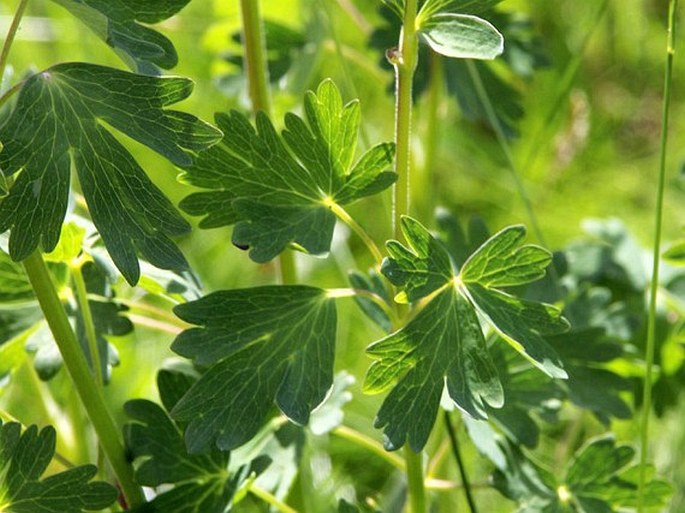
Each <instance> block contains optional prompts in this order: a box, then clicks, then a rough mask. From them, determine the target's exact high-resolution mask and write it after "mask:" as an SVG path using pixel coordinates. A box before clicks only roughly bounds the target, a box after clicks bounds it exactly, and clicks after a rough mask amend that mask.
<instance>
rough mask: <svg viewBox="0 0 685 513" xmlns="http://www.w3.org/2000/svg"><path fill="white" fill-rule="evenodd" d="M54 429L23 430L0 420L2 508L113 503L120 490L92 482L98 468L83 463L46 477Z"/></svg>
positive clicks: (22, 511)
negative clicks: (43, 476)
mask: <svg viewBox="0 0 685 513" xmlns="http://www.w3.org/2000/svg"><path fill="white" fill-rule="evenodd" d="M55 439H56V435H55V430H54V429H53V428H52V427H46V428H43V429H42V430H41V431H40V432H38V428H37V427H36V426H30V427H29V428H28V429H26V431H24V432H23V433H22V432H21V426H20V425H19V424H18V423H16V422H9V423H7V424H3V423H2V421H1V420H0V511H4V512H7V513H34V512H37V511H40V512H45V513H50V512H54V513H80V512H82V511H85V510H88V511H91V510H100V509H103V508H106V507H108V506H109V505H111V504H112V503H113V502H114V501H115V500H116V498H117V491H116V489H115V488H114V487H112V486H111V485H109V484H108V483H103V482H100V481H95V482H91V479H92V478H93V477H95V474H96V473H97V468H96V467H95V466H93V465H83V466H79V467H74V468H71V469H69V470H67V471H64V472H60V473H58V474H53V475H51V476H49V477H47V478H45V479H43V480H41V479H40V478H41V476H42V475H43V473H44V472H45V470H46V469H47V468H48V465H49V464H50V461H51V460H52V457H53V455H54V453H55Z"/></svg>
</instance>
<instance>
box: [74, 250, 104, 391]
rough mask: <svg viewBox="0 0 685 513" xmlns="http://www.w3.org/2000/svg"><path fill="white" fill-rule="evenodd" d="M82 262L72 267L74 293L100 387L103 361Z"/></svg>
mask: <svg viewBox="0 0 685 513" xmlns="http://www.w3.org/2000/svg"><path fill="white" fill-rule="evenodd" d="M81 264H82V262H80V261H79V262H76V263H75V264H74V265H72V266H70V267H71V277H72V279H73V280H74V295H75V296H76V301H77V302H78V306H79V309H80V310H81V316H82V317H83V325H84V328H85V332H86V341H87V342H88V351H89V352H90V358H91V362H92V365H93V376H94V378H95V382H96V383H97V385H98V386H99V387H102V386H104V382H103V379H102V362H101V361H100V351H99V349H98V341H97V334H96V333H95V323H94V321H93V312H92V310H91V309H90V303H89V302H88V290H87V289H86V282H85V280H84V279H83V272H82V268H83V267H82V265H81Z"/></svg>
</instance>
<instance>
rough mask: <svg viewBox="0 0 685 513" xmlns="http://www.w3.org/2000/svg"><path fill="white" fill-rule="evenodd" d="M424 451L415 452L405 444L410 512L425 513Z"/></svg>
mask: <svg viewBox="0 0 685 513" xmlns="http://www.w3.org/2000/svg"><path fill="white" fill-rule="evenodd" d="M422 456H423V453H421V452H419V453H415V452H414V450H413V449H412V448H411V447H409V445H405V446H404V461H405V462H406V465H407V495H408V503H409V512H410V513H425V512H426V511H427V509H426V489H425V485H424V482H423V457H422Z"/></svg>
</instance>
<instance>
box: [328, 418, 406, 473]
mask: <svg viewBox="0 0 685 513" xmlns="http://www.w3.org/2000/svg"><path fill="white" fill-rule="evenodd" d="M332 433H333V434H334V435H336V436H339V437H340V438H344V439H345V440H348V441H350V442H353V443H354V444H356V445H358V446H359V447H363V448H365V449H367V450H368V451H370V452H372V453H373V454H375V455H376V456H378V457H379V458H381V459H383V460H385V461H386V462H388V463H389V464H390V465H392V466H393V467H395V468H396V469H398V470H401V471H402V472H404V471H405V470H406V468H407V466H406V465H405V463H404V460H403V459H402V458H400V457H399V456H397V454H395V453H393V452H388V451H386V450H385V449H383V446H381V445H380V444H379V443H378V442H377V441H376V440H374V439H373V438H371V437H368V436H366V435H365V434H363V433H360V432H359V431H356V430H354V429H352V428H350V427H347V426H338V427H337V428H335V429H334V430H333V431H332Z"/></svg>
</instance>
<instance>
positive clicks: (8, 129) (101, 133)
mask: <svg viewBox="0 0 685 513" xmlns="http://www.w3.org/2000/svg"><path fill="white" fill-rule="evenodd" d="M191 90H192V83H191V82H190V81H189V80H187V79H183V78H176V77H169V78H159V77H152V76H143V75H134V74H132V73H127V72H124V71H119V70H115V69H111V68H105V67H102V66H95V65H92V64H80V63H67V64H58V65H56V66H53V67H52V68H49V69H47V70H45V71H43V72H42V73H38V74H36V75H34V76H32V77H31V78H29V79H28V80H27V81H26V83H25V85H24V87H23V88H22V90H21V92H20V93H19V97H18V100H17V103H16V105H15V107H14V110H13V111H12V114H11V116H10V118H9V119H8V120H7V122H6V123H5V124H4V125H3V126H2V127H1V128H0V139H2V141H3V143H4V144H5V147H4V149H3V151H2V153H0V168H2V169H3V172H4V173H5V175H6V176H12V175H15V174H17V177H16V181H15V183H14V185H13V187H12V189H11V190H10V194H9V196H8V197H6V198H5V199H4V200H2V202H1V203H0V232H4V231H5V230H7V229H11V230H12V232H11V236H10V241H9V252H10V255H11V256H12V258H13V259H14V260H17V261H18V260H22V259H24V258H26V257H27V256H28V255H29V254H31V253H32V252H33V251H34V250H35V249H36V248H37V247H38V246H39V244H40V245H42V248H43V250H44V251H48V252H49V251H51V250H52V249H53V248H55V246H56V245H57V241H58V240H59V235H60V229H61V226H62V222H63V220H64V217H65V213H66V210H67V201H68V197H69V183H70V173H71V168H72V165H73V166H74V167H75V168H76V172H77V174H78V177H79V182H80V184H81V188H82V190H83V194H84V196H85V199H86V202H87V203H88V207H89V210H90V213H91V216H92V219H93V222H94V223H95V226H96V227H97V229H98V231H99V232H100V235H101V236H102V239H103V241H104V243H105V245H106V246H107V249H108V251H109V253H110V255H111V256H112V259H113V261H114V262H115V264H116V265H117V267H118V268H119V269H120V270H121V272H122V274H123V275H124V277H125V278H126V280H127V281H129V283H132V284H133V283H136V282H137V281H138V277H139V266H138V260H137V257H136V250H138V251H140V253H142V254H143V256H145V257H146V258H147V259H148V260H149V261H150V263H152V264H153V265H156V266H158V267H161V268H165V269H168V268H174V269H175V268H184V267H185V266H186V265H187V264H186V261H185V259H184V258H183V255H182V254H181V253H180V251H179V250H178V249H177V248H176V246H175V245H174V244H173V242H171V240H170V238H169V237H171V236H175V235H181V234H183V233H186V232H187V231H188V230H189V229H190V226H189V225H188V223H187V222H186V221H185V220H184V219H183V218H182V217H181V216H180V215H179V214H178V213H177V212H176V210H175V208H174V207H173V205H172V204H171V202H170V201H169V200H168V199H167V198H166V197H165V196H164V195H163V194H162V192H161V191H160V190H159V189H157V188H156V187H155V186H154V184H153V183H152V182H151V181H150V180H149V179H148V177H147V176H146V175H145V173H144V171H143V170H142V169H141V168H140V166H139V165H138V164H137V163H136V161H135V160H134V159H133V157H132V156H131V154H130V153H129V152H128V151H127V150H126V149H125V148H124V147H123V146H122V145H121V144H120V143H119V142H117V140H116V139H115V137H114V136H113V135H112V134H111V133H110V131H109V130H108V129H107V128H106V126H107V125H108V126H110V127H112V128H114V129H116V130H118V131H120V132H122V133H124V134H126V135H128V136H129V137H131V138H133V139H135V140H137V141H139V142H140V143H142V144H145V145H146V146H148V147H150V148H152V149H153V150H155V151H156V152H157V153H159V154H161V155H163V156H165V157H167V158H168V159H170V160H171V161H172V162H174V163H175V164H177V165H180V166H185V165H189V164H190V163H191V161H192V157H193V155H194V154H195V152H197V151H199V150H201V149H203V148H206V147H207V146H209V145H211V144H213V143H214V142H215V141H216V140H217V136H218V132H217V131H216V129H214V128H213V127H211V126H210V125H207V124H205V123H203V122H202V121H200V120H199V119H197V118H196V117H194V116H192V115H190V114H186V113H183V112H179V111H173V110H166V109H165V108H164V107H166V106H168V105H171V104H174V103H177V102H179V101H180V100H182V99H184V98H186V97H187V96H188V95H189V94H190V92H191Z"/></svg>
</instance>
